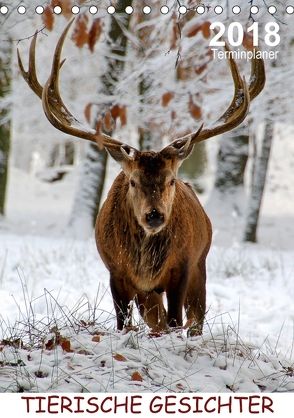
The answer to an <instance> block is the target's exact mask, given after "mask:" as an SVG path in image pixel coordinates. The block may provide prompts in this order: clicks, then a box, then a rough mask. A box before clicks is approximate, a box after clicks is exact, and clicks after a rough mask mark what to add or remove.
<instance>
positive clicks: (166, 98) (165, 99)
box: [161, 91, 174, 107]
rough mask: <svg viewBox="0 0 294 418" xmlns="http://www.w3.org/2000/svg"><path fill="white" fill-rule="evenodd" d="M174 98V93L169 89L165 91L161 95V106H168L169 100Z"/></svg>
mask: <svg viewBox="0 0 294 418" xmlns="http://www.w3.org/2000/svg"><path fill="white" fill-rule="evenodd" d="M173 98H174V93H172V92H171V91H168V92H166V93H164V94H163V95H162V97H161V106H162V107H166V106H168V104H169V102H170V101H171V100H172V99H173Z"/></svg>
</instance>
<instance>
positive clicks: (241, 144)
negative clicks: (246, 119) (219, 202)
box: [215, 126, 249, 191]
mask: <svg viewBox="0 0 294 418" xmlns="http://www.w3.org/2000/svg"><path fill="white" fill-rule="evenodd" d="M248 146H249V135H248V134H246V133H245V129H244V126H243V127H241V128H237V129H235V130H233V131H231V132H228V133H226V135H225V136H224V137H223V138H222V139H221V140H220V147H219V151H218V156H217V171H216V179H215V187H216V188H217V189H219V190H220V191H227V190H228V189H232V188H234V187H237V186H243V185H244V173H245V168H246V164H247V160H248Z"/></svg>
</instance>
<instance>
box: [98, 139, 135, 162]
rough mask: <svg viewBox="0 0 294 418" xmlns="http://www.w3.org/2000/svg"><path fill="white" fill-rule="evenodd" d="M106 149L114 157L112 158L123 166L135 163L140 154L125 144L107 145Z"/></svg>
mask: <svg viewBox="0 0 294 418" xmlns="http://www.w3.org/2000/svg"><path fill="white" fill-rule="evenodd" d="M105 148H106V149H107V151H108V152H109V154H110V155H111V156H112V158H113V159H114V160H115V161H117V162H118V163H120V164H121V165H123V164H126V163H128V162H131V161H134V160H135V158H136V155H137V153H138V151H137V150H136V149H135V148H132V147H130V146H129V145H124V144H122V145H121V144H113V145H112V144H111V145H108V144H107V145H105Z"/></svg>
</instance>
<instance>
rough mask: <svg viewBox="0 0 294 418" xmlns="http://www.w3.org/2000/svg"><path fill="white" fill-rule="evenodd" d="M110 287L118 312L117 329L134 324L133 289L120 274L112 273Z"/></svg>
mask: <svg viewBox="0 0 294 418" xmlns="http://www.w3.org/2000/svg"><path fill="white" fill-rule="evenodd" d="M110 289H111V294H112V299H113V304H114V308H115V312H116V320H117V329H118V330H122V329H123V328H124V326H127V327H131V326H132V312H131V310H130V308H129V303H130V301H131V300H132V299H133V297H134V295H133V294H132V291H131V289H128V288H127V286H126V285H125V283H124V281H123V280H122V279H121V278H120V276H119V275H117V274H114V273H113V272H111V273H110Z"/></svg>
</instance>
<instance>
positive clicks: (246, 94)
mask: <svg viewBox="0 0 294 418" xmlns="http://www.w3.org/2000/svg"><path fill="white" fill-rule="evenodd" d="M225 49H226V51H227V52H229V65H230V70H231V74H232V77H233V81H234V97H233V100H232V101H231V103H230V105H229V107H228V108H227V110H226V111H225V112H224V113H223V115H222V116H221V117H220V118H219V119H218V120H217V121H216V122H215V124H214V126H213V127H212V128H207V129H202V130H201V131H199V130H198V131H197V132H194V133H191V134H188V135H185V136H184V137H182V138H178V139H176V140H175V141H173V142H172V144H174V143H175V142H176V141H179V140H187V141H188V140H190V141H191V145H193V144H196V143H198V142H201V141H204V140H206V139H208V138H211V137H214V136H216V135H220V134H222V133H225V132H228V131H230V130H232V129H234V128H235V127H237V126H238V125H240V124H241V123H242V122H243V120H244V119H245V117H246V115H247V113H248V111H249V106H250V102H251V101H252V100H253V99H254V98H255V97H257V96H258V94H259V93H260V92H261V91H262V89H263V87H264V85H265V69H264V62H263V60H262V59H261V58H256V57H254V58H253V59H252V63H251V77H250V84H249V87H248V84H247V83H246V80H245V78H242V77H241V75H240V72H239V69H238V66H237V64H236V62H235V60H234V59H233V57H232V54H230V52H231V50H230V48H229V46H228V45H227V43H225Z"/></svg>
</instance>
